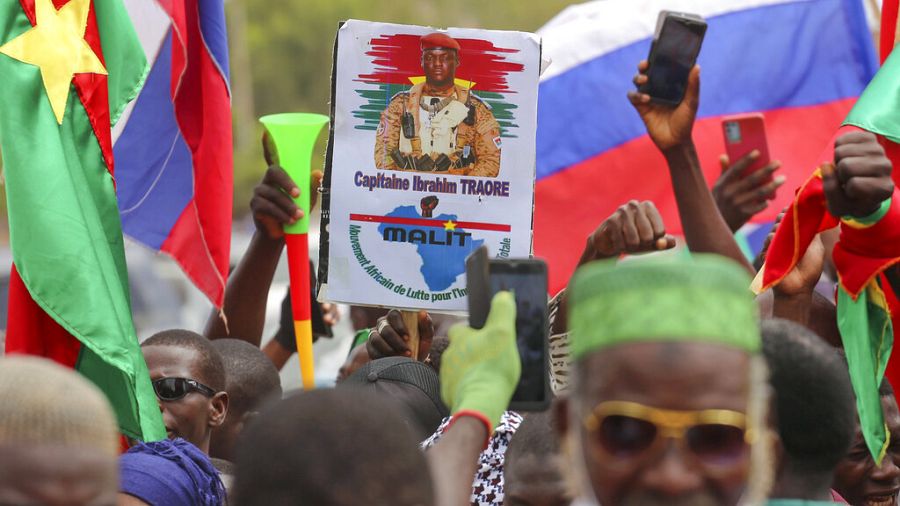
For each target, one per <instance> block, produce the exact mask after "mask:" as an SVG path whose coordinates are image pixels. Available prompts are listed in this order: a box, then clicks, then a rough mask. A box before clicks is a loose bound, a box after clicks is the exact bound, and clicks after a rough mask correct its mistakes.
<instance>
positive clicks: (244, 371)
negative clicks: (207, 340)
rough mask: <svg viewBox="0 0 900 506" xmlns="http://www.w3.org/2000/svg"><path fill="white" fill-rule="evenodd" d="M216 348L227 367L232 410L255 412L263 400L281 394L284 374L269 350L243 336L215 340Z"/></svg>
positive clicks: (227, 383)
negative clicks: (246, 339) (267, 353)
mask: <svg viewBox="0 0 900 506" xmlns="http://www.w3.org/2000/svg"><path fill="white" fill-rule="evenodd" d="M211 344H212V347H213V348H215V349H216V351H218V352H219V355H220V356H221V357H222V365H223V366H225V391H226V392H228V413H229V414H230V415H232V416H238V415H241V414H243V413H246V412H248V411H252V410H253V409H254V408H255V407H256V406H258V405H259V404H260V402H261V401H263V400H265V399H267V398H269V397H271V396H275V395H277V396H278V397H281V377H280V376H279V375H278V369H276V368H275V364H273V363H272V361H271V360H269V357H267V356H266V354H265V353H263V352H262V351H260V349H259V348H257V347H256V346H253V345H252V344H250V343H248V342H246V341H241V340H240V339H215V340H213V341H212V342H211Z"/></svg>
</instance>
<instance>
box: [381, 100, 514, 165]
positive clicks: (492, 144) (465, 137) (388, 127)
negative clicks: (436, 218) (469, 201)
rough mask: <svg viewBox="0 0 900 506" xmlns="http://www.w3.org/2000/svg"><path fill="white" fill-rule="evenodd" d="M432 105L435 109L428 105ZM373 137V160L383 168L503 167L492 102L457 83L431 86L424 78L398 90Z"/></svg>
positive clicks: (497, 127) (497, 125)
mask: <svg viewBox="0 0 900 506" xmlns="http://www.w3.org/2000/svg"><path fill="white" fill-rule="evenodd" d="M423 98H424V99H425V102H424V103H422V102H423ZM432 102H434V104H431V103H432ZM429 105H431V108H432V109H433V110H432V111H429V110H428V109H427V106H429ZM470 110H472V111H474V118H471V117H470V116H471V115H472V112H470ZM404 112H409V113H410V114H411V115H412V119H413V122H414V125H415V135H414V136H413V137H412V138H407V137H406V136H405V135H403V127H402V124H401V119H402V117H403V114H404ZM429 118H430V120H429ZM423 123H424V124H423ZM470 123H471V124H470ZM375 137H376V138H375V166H376V167H378V168H379V169H389V170H417V171H435V172H446V173H448V174H457V175H467V176H483V177H496V176H497V174H498V173H499V172H500V125H499V124H498V123H497V120H496V119H494V114H493V113H492V112H491V109H490V106H488V105H487V104H486V103H485V102H483V101H482V100H481V99H480V98H478V97H477V96H475V94H474V93H472V92H470V91H469V90H467V89H466V88H464V87H462V86H459V85H454V86H453V87H452V88H450V89H448V90H445V91H443V92H432V91H430V90H428V89H427V84H426V83H420V84H416V85H415V86H413V87H412V88H411V89H410V90H409V91H404V92H401V93H398V94H396V95H394V97H393V98H391V101H390V103H389V104H388V106H387V108H386V109H385V110H384V112H382V113H381V122H380V123H379V125H378V132H377V133H376V136H375ZM442 155H443V156H442Z"/></svg>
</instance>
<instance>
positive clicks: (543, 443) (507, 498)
mask: <svg viewBox="0 0 900 506" xmlns="http://www.w3.org/2000/svg"><path fill="white" fill-rule="evenodd" d="M551 424H552V417H551V416H550V414H549V413H534V414H529V415H527V416H526V417H525V420H524V421H523V422H522V424H521V425H519V428H518V429H517V430H516V433H515V434H514V435H513V437H512V439H511V440H510V442H509V447H508V448H507V449H506V457H505V459H504V462H503V505H504V506H568V505H569V504H571V503H572V500H573V499H574V497H575V495H574V491H573V490H570V488H569V484H568V482H567V481H566V479H565V477H564V476H563V468H564V466H563V457H562V454H561V453H560V445H559V436H558V435H557V433H556V431H555V429H554V428H553V427H552V425H551Z"/></svg>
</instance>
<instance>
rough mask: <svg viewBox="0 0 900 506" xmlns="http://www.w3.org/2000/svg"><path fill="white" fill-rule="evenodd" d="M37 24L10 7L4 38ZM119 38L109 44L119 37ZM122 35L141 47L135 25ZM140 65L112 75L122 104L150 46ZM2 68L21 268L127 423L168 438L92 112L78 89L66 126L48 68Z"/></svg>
mask: <svg viewBox="0 0 900 506" xmlns="http://www.w3.org/2000/svg"><path fill="white" fill-rule="evenodd" d="M113 3H119V0H98V1H97V3H96V4H95V8H97V14H98V21H99V16H100V14H101V13H104V12H109V10H108V9H109V8H111V6H113V5H112V4H113ZM113 7H114V6H113ZM118 7H119V8H120V9H121V5H119V6H118ZM122 12H124V11H122ZM107 21H108V20H107ZM120 21H121V20H120ZM105 24H106V23H105V22H104V23H102V24H101V26H104V25H105ZM126 26H127V27H128V28H129V30H132V29H131V27H130V24H129V25H126ZM30 27H31V25H30V23H29V22H28V20H27V18H26V16H25V14H24V12H23V11H22V9H21V6H20V5H19V4H18V2H6V3H5V5H4V6H3V7H0V29H3V30H4V31H2V32H0V44H2V43H5V42H6V41H8V40H11V39H12V38H14V37H16V36H18V35H19V34H21V33H23V32H24V31H25V30H27V29H29V28H30ZM104 33H107V34H113V33H116V32H115V31H109V30H107V31H105V32H104ZM120 34H121V32H120ZM111 36H112V35H107V38H106V39H104V40H103V43H104V47H105V48H106V47H112V46H116V45H117V41H115V40H112V39H110V38H109V37H111ZM118 43H121V44H123V45H125V46H132V47H136V48H137V49H138V51H140V47H139V45H137V44H138V42H137V39H136V37H135V36H134V33H133V31H131V39H126V40H121V41H118ZM120 51H121V50H120ZM113 54H118V53H117V52H116V51H113ZM121 54H122V57H121V58H119V57H118V56H117V57H115V58H113V60H121V59H122V58H124V55H125V54H126V53H121ZM131 67H133V68H136V69H138V72H139V74H138V75H137V76H136V77H135V76H131V77H128V76H116V77H115V78H113V76H112V75H111V79H110V82H111V83H114V84H115V87H116V91H115V92H113V90H112V89H111V90H110V97H111V98H112V97H113V95H114V94H115V96H116V98H115V100H116V101H117V102H122V101H123V100H124V99H125V97H126V96H129V95H130V94H133V92H134V90H133V87H134V86H135V84H136V83H139V82H140V79H141V77H142V74H143V71H144V69H145V67H146V62H145V61H144V58H143V54H142V53H141V55H140V65H132V66H131ZM126 68H127V67H125V66H122V65H118V64H113V65H112V67H111V68H110V69H109V70H110V71H111V72H110V74H112V73H113V72H112V70H113V69H117V70H116V71H117V72H119V73H121V72H122V71H123V69H126ZM0 75H2V76H3V82H4V85H3V86H2V87H0V151H2V154H3V161H4V170H5V174H6V190H7V200H8V213H9V224H10V242H11V246H12V252H13V259H14V261H15V263H16V267H17V269H18V271H19V273H20V275H21V276H22V280H23V281H24V282H25V284H26V286H27V287H28V290H29V292H30V293H31V294H32V297H33V298H34V300H35V301H36V302H37V303H38V304H39V305H40V306H41V308H43V309H44V310H45V311H46V312H47V313H48V314H49V315H50V316H52V317H53V318H54V319H55V320H56V321H57V322H58V323H59V324H60V325H62V326H63V328H65V329H66V330H67V331H68V332H70V333H71V334H72V335H73V336H75V337H76V338H77V339H78V340H79V341H81V342H82V343H83V345H84V348H83V352H82V357H81V359H80V361H79V370H80V371H81V372H82V373H83V374H84V375H85V376H87V377H88V378H90V379H91V380H93V381H94V382H96V383H97V384H98V385H99V386H100V387H101V388H103V389H104V391H105V392H106V393H107V395H108V396H109V398H110V400H111V402H112V403H113V407H114V409H115V410H116V413H117V415H118V417H119V422H120V425H121V428H122V431H123V432H124V433H126V434H128V435H130V436H133V437H138V438H141V439H145V440H154V439H162V438H164V437H165V428H164V427H163V425H162V419H161V417H160V414H159V408H158V404H157V401H156V397H155V395H154V393H153V389H152V386H151V385H150V381H149V375H148V373H147V369H146V365H145V363H144V360H143V357H142V355H141V352H140V348H139V346H138V342H137V336H136V334H135V331H134V325H133V322H132V320H131V308H130V303H129V300H128V288H127V271H126V268H125V256H124V245H123V239H122V229H121V223H120V221H119V214H118V208H117V206H116V197H115V190H114V187H113V182H112V178H111V176H110V174H109V172H108V171H107V168H106V166H105V164H104V162H103V156H102V153H101V151H100V147H99V144H98V142H97V139H96V138H95V137H94V133H93V129H92V126H91V123H90V121H89V119H88V116H87V112H86V111H85V109H84V107H83V106H82V104H81V102H80V100H79V98H78V95H77V94H76V93H73V91H74V89H73V88H71V87H70V93H69V99H68V101H67V105H66V112H65V116H64V120H63V124H62V125H57V123H56V119H55V117H54V115H53V113H52V111H51V109H50V103H49V100H48V98H47V95H46V92H45V90H44V86H43V82H42V80H41V75H40V70H39V69H38V68H36V67H34V66H31V65H27V64H24V63H21V62H19V61H17V60H14V59H12V58H9V57H7V56H5V55H0ZM126 83H130V84H126ZM129 86H131V87H132V90H131V92H126V90H127V89H128V87H129Z"/></svg>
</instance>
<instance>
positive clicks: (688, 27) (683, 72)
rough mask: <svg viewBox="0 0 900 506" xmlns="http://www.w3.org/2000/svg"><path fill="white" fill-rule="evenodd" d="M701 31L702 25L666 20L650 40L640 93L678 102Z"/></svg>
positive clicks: (685, 21) (697, 46)
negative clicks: (648, 61)
mask: <svg viewBox="0 0 900 506" xmlns="http://www.w3.org/2000/svg"><path fill="white" fill-rule="evenodd" d="M705 31H706V26H705V25H704V24H702V23H699V22H689V21H687V20H684V19H681V18H676V17H667V18H666V19H665V22H664V23H663V26H662V31H661V32H660V34H659V38H658V39H657V40H656V41H654V45H653V49H652V50H651V55H650V68H649V69H648V71H647V77H648V80H647V85H646V87H645V88H643V90H642V91H643V92H644V93H646V94H648V95H650V96H651V97H653V98H655V99H657V100H660V101H663V102H667V103H671V104H678V103H680V102H681V100H682V99H683V98H684V92H685V89H686V87H687V79H688V74H690V72H691V68H692V67H693V66H694V63H695V62H696V60H697V54H698V53H699V52H700V44H701V43H702V42H703V34H704V33H705Z"/></svg>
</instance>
